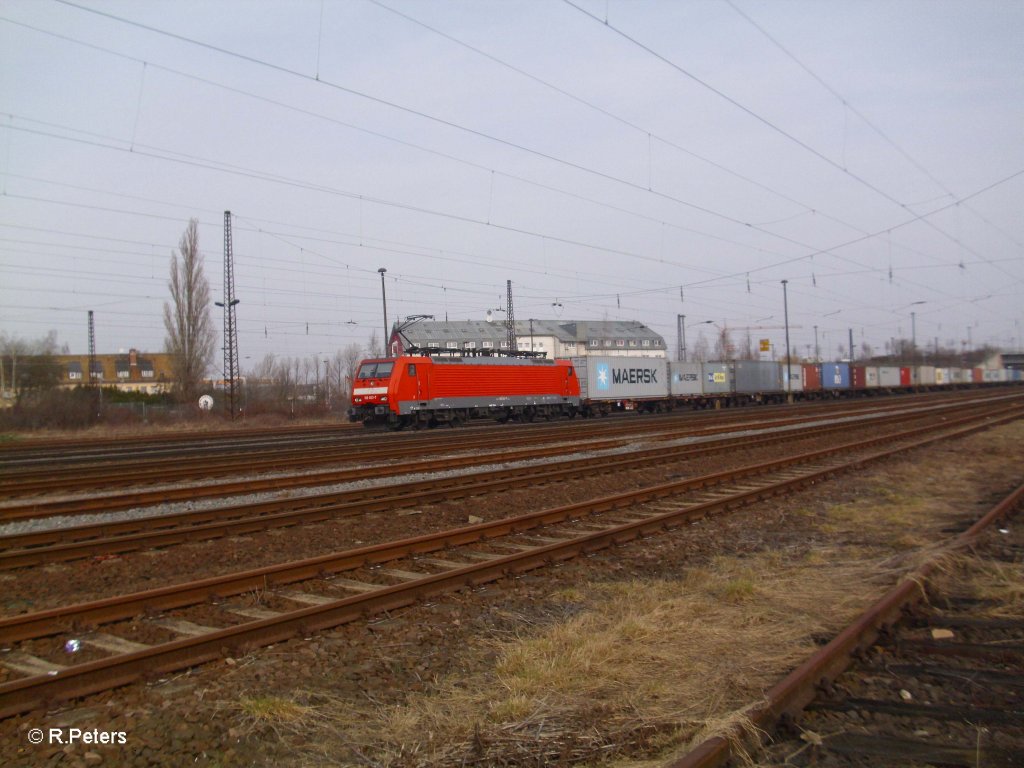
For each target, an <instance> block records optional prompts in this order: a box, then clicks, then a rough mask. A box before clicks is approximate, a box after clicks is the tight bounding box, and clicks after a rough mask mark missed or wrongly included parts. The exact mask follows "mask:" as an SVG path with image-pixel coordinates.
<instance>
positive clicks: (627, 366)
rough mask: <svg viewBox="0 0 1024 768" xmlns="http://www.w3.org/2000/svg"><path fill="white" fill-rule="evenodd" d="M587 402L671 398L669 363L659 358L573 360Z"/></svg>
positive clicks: (581, 392) (597, 357) (596, 357)
mask: <svg viewBox="0 0 1024 768" xmlns="http://www.w3.org/2000/svg"><path fill="white" fill-rule="evenodd" d="M572 362H573V365H574V366H576V372H577V375H578V376H579V379H580V397H581V398H582V399H584V400H646V399H652V398H664V397H667V396H668V363H667V362H666V361H665V360H664V359H663V358H657V357H601V356H593V357H591V356H587V357H574V358H572Z"/></svg>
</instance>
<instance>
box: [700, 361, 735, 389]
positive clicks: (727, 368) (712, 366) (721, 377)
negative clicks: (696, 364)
mask: <svg viewBox="0 0 1024 768" xmlns="http://www.w3.org/2000/svg"><path fill="white" fill-rule="evenodd" d="M700 369H701V374H700V375H701V379H700V382H701V389H702V390H703V392H704V394H705V395H727V394H729V393H730V392H732V391H733V381H734V380H735V379H734V377H733V372H732V366H731V365H729V364H728V363H701V366H700Z"/></svg>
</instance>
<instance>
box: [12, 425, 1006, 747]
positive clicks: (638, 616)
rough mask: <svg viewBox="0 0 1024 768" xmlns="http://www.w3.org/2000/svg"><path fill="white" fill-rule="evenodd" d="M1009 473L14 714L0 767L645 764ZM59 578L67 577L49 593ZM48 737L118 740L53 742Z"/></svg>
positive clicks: (599, 566)
mask: <svg viewBox="0 0 1024 768" xmlns="http://www.w3.org/2000/svg"><path fill="white" fill-rule="evenodd" d="M1021 467H1024V423H1019V422H1018V423H1015V424H1011V425H1009V426H1005V427H1001V428H998V429H994V430H990V431H988V432H985V433H981V434H978V435H975V436H972V437H970V438H966V439H962V440H958V441H954V442H950V443H948V444H943V445H939V446H935V447H931V448H928V449H922V450H919V451H915V452H913V453H911V454H908V455H906V456H903V457H901V458H899V459H896V460H892V461H889V462H888V463H886V464H885V465H875V466H873V467H871V468H869V469H867V470H864V471H862V472H859V473H858V474H856V475H846V476H841V477H839V478H836V479H833V480H829V481H827V482H824V483H820V484H818V485H815V486H814V487H813V488H811V489H809V490H806V491H802V492H800V493H798V494H795V495H792V496H788V497H785V498H780V499H776V500H773V501H771V502H762V503H759V504H756V505H753V506H750V507H747V508H745V509H742V510H739V511H736V512H732V513H730V514H728V515H726V516H723V517H719V518H714V519H711V520H707V521H704V522H702V523H700V524H697V525H693V526H690V527H688V528H685V529H682V530H677V531H674V532H672V533H667V534H662V535H658V536H653V537H650V538H646V539H644V540H642V541H637V542H634V543H632V544H630V545H628V546H622V547H618V548H615V549H612V550H607V551H604V552H602V553H600V554H598V555H595V556H592V557H588V558H584V559H580V560H575V561H572V562H570V563H566V564H563V565H561V566H559V567H552V568H547V569H543V570H540V571H535V572H533V573H531V574H529V575H526V576H523V577H521V578H518V579H509V580H505V581H501V582H497V583H494V584H491V585H489V586H487V587H485V588H483V589H479V590H475V591H463V592H459V593H456V594H452V595H448V596H445V597H441V598H438V599H437V600H436V601H434V602H431V603H426V604H420V605H416V606H413V607H411V608H409V609H407V610H403V611H401V612H397V613H394V614H391V615H387V616H380V617H374V618H372V619H370V620H368V621H365V622H357V623H355V624H351V625H348V626H345V627H341V628H339V629H337V630H333V631H329V632H323V633H320V634H317V635H315V636H313V637H310V638H296V639H295V640H292V641H289V642H287V643H282V644H279V645H277V646H273V647H270V648H264V649H260V650H257V651H254V652H252V653H250V654H248V655H246V656H244V657H242V658H228V659H225V660H224V661H222V662H219V663H216V664H210V665H207V666H204V667H201V668H198V669H195V670H192V671H190V672H188V673H183V674H181V675H178V676H175V677H173V678H171V679H166V680H159V681H153V682H152V683H151V684H149V685H135V686H130V687H127V688H123V689H120V690H116V691H111V692H107V693H104V694H101V695H97V696H94V697H90V698H88V699H86V700H82V701H79V702H75V703H73V704H71V705H68V706H66V707H64V708H62V709H61V710H60V711H56V712H34V713H30V714H28V715H26V716H22V717H18V718H10V719H8V720H5V721H3V722H0V762H2V763H3V764H4V765H15V766H39V765H61V766H89V765H111V766H115V765H116V766H121V765H126V766H140V767H141V766H180V765H199V766H242V765H257V766H263V765H266V766H270V765H282V766H316V765H346V766H347V765H352V766H449V765H451V766H455V765H481V766H484V765H524V766H525V765H531V766H534V765H557V764H563V765H614V766H626V765H630V766H636V765H658V764H661V763H663V762H664V761H665V760H666V759H668V758H669V757H670V756H672V755H674V754H677V753H678V752H679V751H680V750H683V749H685V748H686V746H687V745H689V744H694V743H697V742H698V741H700V740H701V739H702V738H704V736H706V735H707V734H709V733H712V732H715V731H716V729H719V728H721V727H722V725H723V724H724V723H726V722H729V721H730V720H731V719H733V718H735V716H736V712H737V710H739V709H741V708H742V707H743V706H745V705H747V704H749V703H751V702H753V701H755V700H756V699H757V698H758V697H759V696H760V694H761V691H763V690H764V689H766V688H767V687H769V686H770V685H771V684H772V683H773V682H775V681H776V680H777V679H778V678H779V677H781V676H782V675H783V674H784V673H785V672H787V671H788V670H789V669H791V668H792V667H793V666H794V665H795V664H796V663H798V661H799V660H800V659H802V658H803V657H804V656H806V655H807V654H809V653H810V652H811V651H813V649H815V648H816V647H818V646H819V645H820V644H821V643H822V642H824V641H827V639H828V638H829V637H830V636H831V635H832V634H833V633H834V632H835V631H836V630H837V629H838V628H840V627H841V626H843V625H844V624H845V623H846V622H847V621H849V620H850V618H852V616H853V615H855V614H856V613H857V612H858V611H859V610H860V609H862V608H863V607H865V606H866V605H868V604H869V603H870V602H871V601H872V600H873V599H874V598H876V597H877V596H879V595H880V594H882V593H883V592H884V591H885V590H886V589H887V588H888V587H889V586H891V585H892V584H893V583H894V582H895V581H896V580H897V579H898V578H899V577H900V575H901V574H903V573H905V572H906V571H907V570H909V569H911V568H912V567H913V566H914V564H915V562H917V561H919V559H920V558H921V557H922V556H923V554H922V553H923V552H924V551H925V550H926V549H927V548H928V547H930V546H933V545H934V544H935V543H937V542H940V541H941V540H943V539H944V538H945V537H948V536H949V535H950V534H949V533H948V529H951V528H958V527H963V526H964V523H965V522H966V521H967V520H970V519H974V518H976V517H978V516H980V514H982V513H983V512H984V511H985V510H986V509H987V508H988V506H990V505H991V504H992V503H994V502H995V501H996V500H997V499H998V498H1000V497H1002V496H1004V495H1005V494H1006V493H1007V492H1009V490H1011V488H1012V487H1015V486H1016V485H1018V484H1020V483H1021V482H1022V480H1024V477H1022V472H1021ZM659 472H662V473H665V474H671V473H672V472H673V469H672V468H671V467H669V468H664V469H661V470H659ZM542 493H546V494H548V495H549V496H550V497H551V498H550V501H551V504H554V503H563V502H561V501H560V500H558V499H556V498H554V497H555V496H557V494H555V493H553V492H552V491H550V490H547V491H542ZM458 514H460V515H462V514H465V512H464V510H460V512H459V513H458ZM413 517H416V516H413ZM204 546H205V545H204ZM178 549H180V550H182V551H185V550H186V548H184V547H183V548H178ZM192 552H193V554H191V555H188V557H200V556H202V557H207V558H212V559H218V556H217V552H216V550H214V551H204V550H203V549H202V548H201V547H197V548H194V549H193V550H192ZM159 557H160V558H167V557H180V555H176V554H174V551H170V552H168V553H167V554H164V555H161V556H159ZM232 569H234V568H232ZM74 574H75V570H74V567H73V566H71V565H69V566H67V567H66V570H64V571H63V572H61V574H60V575H59V578H63V579H66V580H67V579H71V580H73V579H74V578H75V575H74ZM108 575H109V577H110V581H112V582H116V581H117V578H116V570H114V571H111V573H110V574H108ZM156 575H157V571H156V569H155V568H154V576H156ZM159 576H160V577H161V578H162V577H163V573H162V571H160V572H159ZM105 580H106V579H101V581H105ZM4 586H8V585H4ZM10 586H13V584H10ZM96 586H97V585H95V584H93V585H91V586H89V587H86V588H85V589H84V590H83V593H91V592H92V591H93V589H94V588H96ZM39 598H40V599H41V601H42V602H43V603H45V602H46V598H45V590H44V594H42V595H40V596H39ZM17 599H19V600H25V599H29V600H31V599H32V598H31V597H26V596H25V595H21V596H19V597H18V598H17ZM9 610H10V607H9ZM37 728H38V729H43V732H44V735H46V736H47V738H45V739H44V743H43V744H40V745H38V746H36V745H33V744H31V743H30V734H31V732H32V730H33V729H37ZM50 729H58V732H59V734H60V735H61V736H62V737H63V738H64V739H65V741H66V740H67V739H68V738H69V737H70V735H71V734H72V730H71V729H79V730H80V731H81V732H82V734H87V735H92V736H94V739H93V741H96V740H99V739H101V738H102V737H103V735H104V734H113V736H109V737H108V738H113V739H114V740H115V741H118V740H119V738H120V735H123V740H124V743H123V744H122V743H114V744H102V743H83V741H84V736H83V737H82V738H80V739H79V740H78V741H77V742H76V743H75V744H60V743H52V742H51V740H50V739H49V735H50V734H51V733H53V732H52V731H51V730H50Z"/></svg>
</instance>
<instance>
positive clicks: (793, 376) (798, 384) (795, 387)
mask: <svg viewBox="0 0 1024 768" xmlns="http://www.w3.org/2000/svg"><path fill="white" fill-rule="evenodd" d="M782 373H783V376H785V373H786V366H783V367H782ZM782 388H783V389H786V380H785V378H783V380H782ZM789 391H790V392H803V391H804V367H803V366H802V365H800V364H799V363H791V364H790V366H789Z"/></svg>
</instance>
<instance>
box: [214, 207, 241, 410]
mask: <svg viewBox="0 0 1024 768" xmlns="http://www.w3.org/2000/svg"><path fill="white" fill-rule="evenodd" d="M216 304H217V306H219V307H224V390H225V392H226V393H227V399H226V400H225V403H224V406H225V408H226V409H227V413H228V416H229V417H230V418H231V419H232V420H234V418H235V413H236V412H237V409H236V408H235V388H236V384H237V383H238V378H239V377H238V330H237V326H236V325H235V305H236V304H238V299H236V298H235V256H234V251H233V249H232V245H231V211H224V303H223V304H221V303H220V302H219V301H218V302H216Z"/></svg>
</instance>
